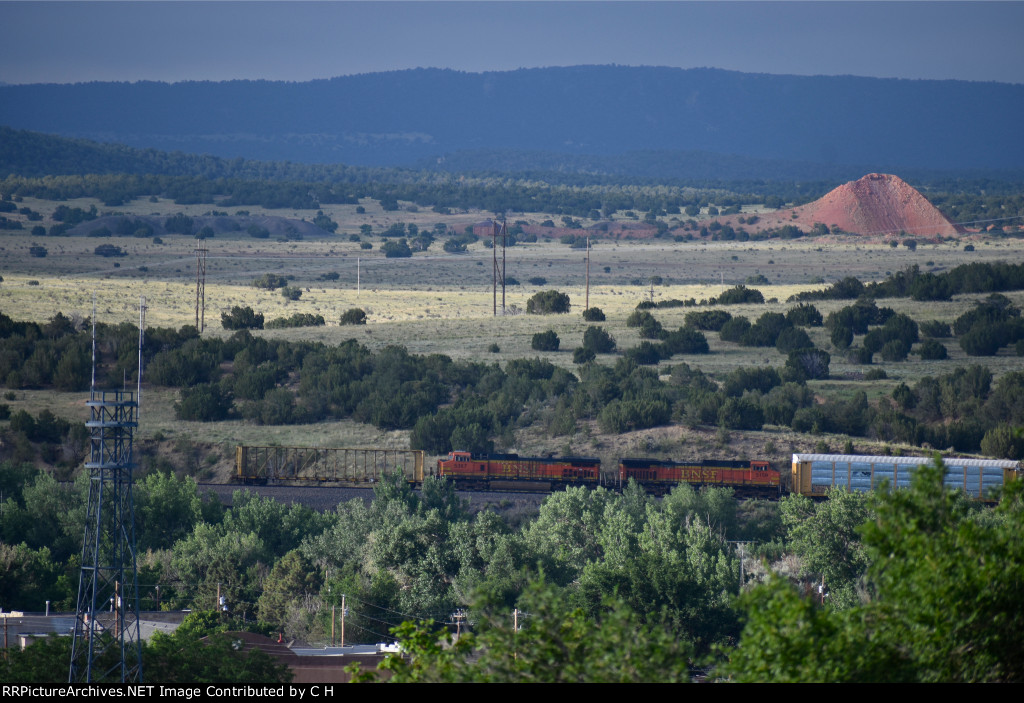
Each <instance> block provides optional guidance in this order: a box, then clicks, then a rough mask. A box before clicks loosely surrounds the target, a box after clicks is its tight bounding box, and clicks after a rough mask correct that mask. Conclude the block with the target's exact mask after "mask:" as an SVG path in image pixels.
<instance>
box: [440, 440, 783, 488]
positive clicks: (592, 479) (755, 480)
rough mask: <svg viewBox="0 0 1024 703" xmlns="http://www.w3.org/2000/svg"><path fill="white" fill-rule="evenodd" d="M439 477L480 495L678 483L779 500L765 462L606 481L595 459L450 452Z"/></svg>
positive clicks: (662, 466)
mask: <svg viewBox="0 0 1024 703" xmlns="http://www.w3.org/2000/svg"><path fill="white" fill-rule="evenodd" d="M437 475H438V476H443V477H445V478H450V479H452V480H453V481H455V482H456V483H457V484H458V485H460V486H463V487H466V488H472V489H478V490H495V489H496V490H530V491H549V490H553V489H557V488H561V487H565V486H580V485H584V486H597V485H599V484H601V483H610V484H612V485H625V483H626V482H627V481H629V479H631V478H632V479H634V480H636V481H637V482H638V483H639V484H640V485H642V486H643V487H644V488H645V489H646V490H647V491H649V492H650V493H655V494H662V493H667V492H668V491H670V490H671V489H672V486H675V485H677V484H680V483H687V484H690V485H693V486H722V487H729V488H734V489H736V492H737V494H738V495H741V496H755V495H756V496H777V495H778V494H779V486H780V482H779V472H778V471H776V470H774V469H772V468H771V466H770V465H769V463H768V462H767V461H760V460H755V461H726V460H717V459H712V460H704V461H692V462H674V461H662V460H660V459H622V460H621V461H620V463H619V472H618V476H616V477H615V478H614V479H612V480H610V481H602V478H603V477H602V475H601V461H600V459H597V458H594V457H523V456H519V455H518V454H472V453H470V452H464V451H454V452H451V453H450V454H449V455H448V457H447V458H445V459H441V460H440V461H438V462H437Z"/></svg>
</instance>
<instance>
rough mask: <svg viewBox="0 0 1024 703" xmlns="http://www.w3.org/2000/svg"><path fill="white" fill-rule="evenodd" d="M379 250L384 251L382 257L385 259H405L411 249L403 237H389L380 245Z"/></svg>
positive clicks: (410, 253)
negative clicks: (391, 238) (394, 238)
mask: <svg viewBox="0 0 1024 703" xmlns="http://www.w3.org/2000/svg"><path fill="white" fill-rule="evenodd" d="M380 250H381V251H383V252H384V257H385V258H387V259H405V258H409V257H410V256H412V249H410V248H409V243H408V242H406V241H405V239H399V240H398V241H394V240H390V239H389V240H388V241H386V242H384V243H383V244H381V245H380Z"/></svg>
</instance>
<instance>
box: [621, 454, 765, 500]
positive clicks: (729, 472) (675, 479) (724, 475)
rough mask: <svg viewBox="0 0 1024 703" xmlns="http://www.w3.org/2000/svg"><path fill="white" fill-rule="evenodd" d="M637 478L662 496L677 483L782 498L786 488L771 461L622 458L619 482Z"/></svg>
mask: <svg viewBox="0 0 1024 703" xmlns="http://www.w3.org/2000/svg"><path fill="white" fill-rule="evenodd" d="M629 479H634V480H635V481H636V482H637V483H639V484H640V485H641V486H643V487H644V489H645V490H646V491H647V492H648V493H654V494H658V495H662V494H665V493H668V492H669V491H670V490H672V487H673V486H676V485H679V484H681V483H687V484H690V485H691V486H718V487H722V488H733V489H735V491H736V495H737V496H740V497H751V498H753V497H761V498H778V497H779V495H780V492H781V490H782V487H781V481H780V474H779V471H778V470H776V469H773V468H772V467H771V464H769V463H768V462H767V461H763V460H759V459H755V460H753V461H729V460H725V459H705V460H703V461H684V462H676V461H663V460H661V459H621V460H620V461H619V482H620V483H622V484H623V485H625V483H626V482H627V481H629Z"/></svg>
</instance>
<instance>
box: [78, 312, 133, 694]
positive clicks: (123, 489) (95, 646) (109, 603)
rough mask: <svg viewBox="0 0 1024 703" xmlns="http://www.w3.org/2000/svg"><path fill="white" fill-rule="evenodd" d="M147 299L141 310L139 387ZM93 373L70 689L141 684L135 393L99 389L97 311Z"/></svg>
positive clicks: (94, 325) (93, 338)
mask: <svg viewBox="0 0 1024 703" xmlns="http://www.w3.org/2000/svg"><path fill="white" fill-rule="evenodd" d="M145 310H146V307H145V299H142V300H140V305H139V349H140V356H139V371H140V374H139V379H138V382H139V385H138V390H141V388H142V375H141V370H142V356H141V349H142V342H143V330H144V329H145ZM92 349H93V351H92V359H93V362H92V363H93V374H92V378H93V380H92V388H91V389H90V390H89V401H88V402H87V403H86V405H87V406H88V407H89V421H88V422H86V423H85V425H86V427H88V428H89V461H87V462H86V464H85V468H86V469H87V470H88V471H89V504H88V508H87V510H86V517H85V538H84V545H83V547H82V568H81V573H80V575H79V580H78V606H77V610H76V614H75V634H74V639H73V641H72V645H71V666H70V669H69V672H68V681H69V682H70V683H89V682H94V681H97V682H99V681H121V682H130V683H137V682H140V681H142V639H141V637H140V636H139V588H138V573H137V571H136V565H135V506H134V502H133V499H132V470H133V468H134V458H133V439H134V433H135V428H136V427H138V424H139V423H138V413H139V403H138V399H139V395H138V390H137V391H136V392H135V393H133V392H132V391H127V390H119V391H97V390H96V312H95V308H94V309H93V333H92Z"/></svg>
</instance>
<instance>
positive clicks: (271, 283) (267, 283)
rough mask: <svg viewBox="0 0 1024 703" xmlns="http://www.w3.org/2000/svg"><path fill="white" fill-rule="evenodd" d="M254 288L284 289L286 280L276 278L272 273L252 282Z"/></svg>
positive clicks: (282, 277) (279, 277)
mask: <svg viewBox="0 0 1024 703" xmlns="http://www.w3.org/2000/svg"><path fill="white" fill-rule="evenodd" d="M252 284H253V286H254V287H256V288H262V289H264V290H274V289H276V288H284V287H285V286H286V285H288V279H287V278H285V277H284V276H277V275H275V274H273V273H265V274H263V275H262V276H260V277H259V278H257V279H254V280H253V282H252Z"/></svg>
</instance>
